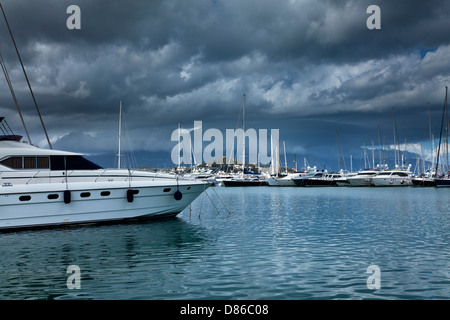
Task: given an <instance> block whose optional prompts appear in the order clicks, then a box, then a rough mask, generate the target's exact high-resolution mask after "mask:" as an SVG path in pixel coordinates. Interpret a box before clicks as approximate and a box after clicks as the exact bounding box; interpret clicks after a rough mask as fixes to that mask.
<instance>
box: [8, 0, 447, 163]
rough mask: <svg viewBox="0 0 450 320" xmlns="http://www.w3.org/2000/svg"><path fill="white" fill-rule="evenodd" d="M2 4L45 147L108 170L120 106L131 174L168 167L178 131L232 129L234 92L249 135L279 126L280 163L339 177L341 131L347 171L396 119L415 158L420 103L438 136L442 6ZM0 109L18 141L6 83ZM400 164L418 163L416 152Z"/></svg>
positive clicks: (390, 133)
mask: <svg viewBox="0 0 450 320" xmlns="http://www.w3.org/2000/svg"><path fill="white" fill-rule="evenodd" d="M373 4H375V5H378V6H379V8H380V9H381V29H380V30H376V29H374V30H370V29H368V28H367V25H366V21H367V19H368V18H369V17H370V16H371V14H368V13H366V10H367V8H368V7H369V6H370V5H373ZM2 5H3V8H4V10H5V12H6V15H7V18H8V21H9V23H10V26H11V28H12V31H13V33H14V36H15V40H16V43H17V45H18V47H19V51H20V53H21V55H22V59H23V62H24V64H25V68H26V70H27V73H28V77H29V79H30V82H31V86H32V88H33V91H34V93H35V96H36V100H37V102H38V105H39V108H40V111H41V113H42V115H43V119H44V122H45V124H46V127H47V130H48V133H49V136H50V139H51V141H52V143H53V146H54V148H58V149H63V150H70V151H75V152H84V153H87V154H90V155H92V156H95V157H100V156H101V157H102V158H101V160H100V158H98V159H99V160H98V161H99V162H100V164H102V165H104V166H111V165H113V164H114V159H115V153H116V150H117V131H118V130H117V128H118V114H119V104H120V101H122V104H123V108H124V113H125V120H126V128H125V129H126V133H127V136H128V137H129V142H130V145H131V147H132V149H133V150H134V151H135V152H136V155H137V159H136V160H137V163H138V165H141V166H145V165H147V166H156V165H159V166H162V165H163V164H165V165H166V166H173V164H172V163H171V158H170V153H171V150H172V148H173V147H174V146H175V145H176V143H175V142H173V141H171V134H172V132H173V130H175V129H176V128H177V126H178V123H180V124H181V126H182V127H184V128H192V127H193V125H194V121H195V120H201V121H202V123H203V130H204V131H205V130H206V129H208V128H218V129H219V130H223V132H225V129H227V128H229V129H235V128H236V126H237V121H238V118H239V113H240V109H241V105H242V97H243V94H244V93H245V94H246V127H247V128H255V129H279V130H280V141H285V143H286V148H287V153H288V161H289V165H290V166H292V160H293V154H294V153H295V154H296V155H297V159H298V160H299V161H301V162H303V158H306V159H307V160H308V162H309V163H310V164H311V165H317V166H319V167H323V166H324V165H326V166H327V168H330V169H337V163H338V162H337V135H336V132H337V131H338V132H339V138H340V143H341V145H342V152H343V154H344V156H345V161H346V165H347V167H349V166H350V164H349V162H350V160H349V158H350V155H352V159H353V167H354V168H360V167H364V159H363V148H362V147H363V146H364V145H366V146H371V145H372V141H373V142H374V144H375V145H378V141H379V140H378V137H379V136H380V137H381V141H382V143H385V144H386V146H389V145H390V144H393V142H394V141H393V139H394V126H393V111H394V112H395V118H396V124H397V137H398V139H399V141H400V142H401V143H404V142H405V141H406V142H407V144H408V145H409V150H410V151H416V152H418V153H419V155H420V153H421V147H420V146H421V145H422V146H423V148H424V154H425V155H426V153H427V152H428V153H429V151H428V150H429V148H430V133H429V121H428V119H429V118H428V106H430V111H431V112H430V115H431V123H432V133H433V134H434V135H435V137H436V141H438V138H439V132H440V125H441V114H442V109H443V105H444V97H445V86H447V85H448V84H449V83H450V81H449V80H450V32H449V30H450V1H448V0H447V1H440V0H435V1H432V2H431V1H403V0H401V1H400V0H389V1H388V0H384V1H379V0H377V1H374V0H370V1H369V0H367V1H366V0H359V1H356V0H355V1H352V0H338V1H326V0H322V1H316V0H314V1H312V0H311V1H309V0H285V1H278V0H163V1H156V0H127V1H125V0H108V1H106V0H70V1H65V0H35V1H24V0H2ZM69 5H78V6H79V7H80V9H81V29H80V30H76V29H73V30H69V29H68V28H67V26H66V21H67V19H68V18H69V16H70V14H68V13H66V10H67V7H68V6H69ZM0 20H1V21H0V41H1V42H0V52H1V54H2V56H3V58H4V60H5V64H6V67H7V68H8V72H9V76H10V78H11V81H12V84H13V86H14V89H15V92H16V95H17V97H18V101H19V105H20V107H21V109H22V110H23V112H24V118H25V121H26V123H27V125H28V129H29V131H30V133H31V139H32V142H33V144H36V145H39V146H41V147H48V146H47V143H46V139H45V136H44V134H43V131H42V128H41V127H40V122H39V119H38V117H37V114H36V111H35V107H34V104H33V102H32V100H31V97H30V94H29V91H28V87H27V84H26V82H25V78H24V76H23V73H22V70H21V67H20V63H19V61H18V59H17V55H16V53H15V50H14V47H13V44H12V42H11V39H10V37H9V33H8V31H7V29H6V24H5V22H4V20H3V18H2V19H0ZM0 113H1V114H2V115H4V116H6V118H7V120H8V123H9V124H10V126H11V127H12V128H13V130H14V131H15V133H17V134H23V135H25V133H24V130H23V127H22V125H21V122H20V119H19V117H18V115H17V111H16V108H15V105H14V101H13V99H12V97H11V93H10V91H9V88H8V86H7V84H6V81H5V79H4V77H3V76H2V79H1V80H0ZM378 128H379V131H378ZM378 132H379V133H380V134H378ZM224 135H225V134H224ZM206 144H207V143H205V144H204V146H205V145H206ZM368 152H369V153H370V151H368ZM370 155H371V154H370ZM377 155H378V154H377ZM408 157H409V159H408V162H410V163H412V164H413V165H415V163H416V159H415V157H416V156H415V155H411V154H410V155H408ZM413 157H414V158H413ZM391 160H393V155H392V156H390V160H389V161H391ZM377 162H378V161H377ZM342 166H343V161H342V159H341V167H342ZM391 166H392V165H391Z"/></svg>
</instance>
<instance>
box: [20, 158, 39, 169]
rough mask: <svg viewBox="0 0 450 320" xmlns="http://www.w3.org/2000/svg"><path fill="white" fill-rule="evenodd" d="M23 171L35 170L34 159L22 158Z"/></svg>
mask: <svg viewBox="0 0 450 320" xmlns="http://www.w3.org/2000/svg"><path fill="white" fill-rule="evenodd" d="M23 168H24V169H36V157H24V158H23Z"/></svg>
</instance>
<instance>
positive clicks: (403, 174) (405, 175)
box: [398, 172, 408, 177]
mask: <svg viewBox="0 0 450 320" xmlns="http://www.w3.org/2000/svg"><path fill="white" fill-rule="evenodd" d="M398 175H399V177H407V176H408V174H407V173H405V172H399V173H398Z"/></svg>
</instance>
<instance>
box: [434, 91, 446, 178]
mask: <svg viewBox="0 0 450 320" xmlns="http://www.w3.org/2000/svg"><path fill="white" fill-rule="evenodd" d="M446 109H447V87H445V100H444V110H443V111H442V121H441V133H440V135H439V147H438V152H437V157H436V176H438V168H439V154H440V152H441V140H442V128H443V126H444V117H445V110H446Z"/></svg>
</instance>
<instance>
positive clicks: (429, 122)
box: [428, 102, 433, 168]
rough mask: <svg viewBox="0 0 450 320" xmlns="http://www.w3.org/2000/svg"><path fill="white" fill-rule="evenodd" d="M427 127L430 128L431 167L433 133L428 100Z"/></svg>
mask: <svg viewBox="0 0 450 320" xmlns="http://www.w3.org/2000/svg"><path fill="white" fill-rule="evenodd" d="M428 128H429V130H430V156H431V168H433V135H432V133H431V112H430V102H428Z"/></svg>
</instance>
